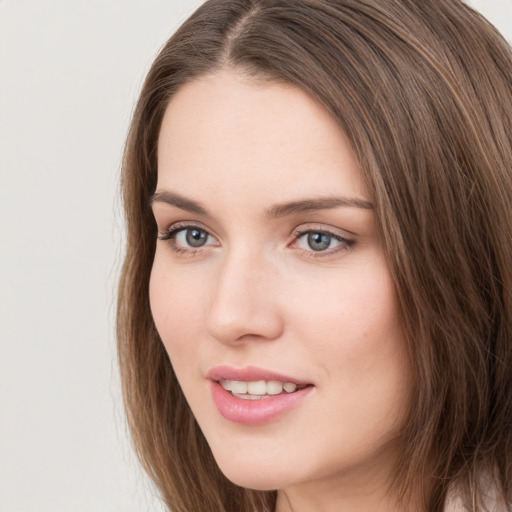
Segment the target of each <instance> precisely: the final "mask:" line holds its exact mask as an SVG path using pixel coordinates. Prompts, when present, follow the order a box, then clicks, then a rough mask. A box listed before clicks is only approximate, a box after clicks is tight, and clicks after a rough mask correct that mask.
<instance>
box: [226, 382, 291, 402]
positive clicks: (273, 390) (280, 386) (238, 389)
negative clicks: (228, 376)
mask: <svg viewBox="0 0 512 512" xmlns="http://www.w3.org/2000/svg"><path fill="white" fill-rule="evenodd" d="M220 384H221V386H222V387H223V388H224V389H225V390H226V391H231V393H233V394H234V395H235V396H239V395H245V396H244V398H246V397H247V398H249V395H252V396H254V397H255V398H257V397H259V396H262V395H279V394H281V393H282V392H283V391H284V392H286V393H293V392H294V391H296V390H297V384H294V383H293V382H279V381H277V380H269V381H265V380H258V381H253V382H245V381H240V380H221V381H220Z"/></svg>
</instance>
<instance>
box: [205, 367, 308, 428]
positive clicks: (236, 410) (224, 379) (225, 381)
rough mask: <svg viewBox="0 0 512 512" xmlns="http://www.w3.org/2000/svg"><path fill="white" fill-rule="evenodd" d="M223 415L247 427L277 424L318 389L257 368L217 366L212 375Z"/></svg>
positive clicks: (300, 381)
mask: <svg viewBox="0 0 512 512" xmlns="http://www.w3.org/2000/svg"><path fill="white" fill-rule="evenodd" d="M207 377H208V379H209V380H210V383H211V386H210V389H211V396H212V399H213V402H214V404H215V405H216V407H217V409H218V411H219V412H220V414H221V416H223V417H224V418H225V419H226V420H228V421H230V422H233V423H239V424H244V425H262V424H266V423H270V422H273V421H275V420H277V419H279V418H281V417H282V416H284V415H285V414H287V413H288V412H289V411H291V410H292V409H296V408H297V407H299V405H300V404H301V403H302V402H303V401H304V400H305V399H306V397H307V396H308V395H309V394H310V392H311V391H312V390H313V389H314V387H315V386H314V385H313V384H311V383H308V382H306V381H302V380H298V379H295V378H293V377H289V376H285V375H282V374H278V373H275V372H271V371H267V370H263V369H260V368H255V367H245V368H242V369H240V368H233V367H227V366H222V367H216V368H214V369H212V370H211V371H210V372H208V375H207Z"/></svg>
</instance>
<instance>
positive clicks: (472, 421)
mask: <svg viewBox="0 0 512 512" xmlns="http://www.w3.org/2000/svg"><path fill="white" fill-rule="evenodd" d="M226 68H227V69H234V70H237V71H238V72H242V73H245V74H248V75H250V76H253V77H255V79H264V80H278V81H282V82H286V83H291V84H294V85H296V86H298V87H300V88H301V89H303V90H304V91H306V92H307V93H308V94H310V95H311V96H312V97H313V98H315V99H316V100H317V101H318V102H320V103H321V104H323V105H324V106H325V107H326V108H327V109H328V110H329V112H330V113H331V114H332V116H333V117H334V118H335V119H336V120H337V121H338V122H339V124H340V126H341V128H342V129H343V131H344V132H345V133H346V135H347V136H348V138H349V140H350V141H351V144H352V145H353V148H354V151H355V153H356V155H357V157H358V159H359V163H360V166H361V169H362V171H363V173H364V176H365V179H366V181H367V184H368V187H369V190H370V192H371V195H372V200H373V202H374V204H375V209H376V215H377V219H378V223H379V227H380V231H381V233H382V237H383V240H384V246H385V251H386V255H387V259H388V263H389V267H390V269H391V273H392V275H393V278H394V281H395V285H396V288H397V291H398V296H399V302H400V307H401V314H402V318H403V325H404V330H405V333H406V337H407V340H408V348H409V352H410V358H411V364H412V367H413V370H414V375H415V386H414V389H413V390H412V393H413V402H412V403H413V404H414V407H412V408H411V410H410V411H409V414H408V417H407V421H406V422H405V425H404V428H403V431H402V433H401V439H400V442H401V450H400V454H401V456H400V458H399V460H398V461H397V464H396V468H395V473H394V475H393V482H392V489H393V490H394V491H395V492H396V493H397V495H398V496H399V497H402V498H404V499H405V498H406V497H407V494H408V492H409V491H410V490H411V489H413V488H415V487H416V486H417V483H418V482H419V481H420V482H425V489H428V491H426V497H425V504H426V509H427V510H429V511H439V510H442V507H443V501H444V499H445V496H446V494H447V492H448V490H449V488H450V486H452V485H453V484H454V483H457V484H458V485H459V486H461V488H462V489H465V492H466V499H467V501H468V503H470V504H471V507H472V509H473V510H482V506H481V504H480V505H479V503H481V502H482V500H483V498H484V495H485V491H486V489H485V488H483V486H482V482H483V480H482V475H487V478H488V479H489V478H491V479H494V486H495V487H496V489H497V490H498V492H499V493H500V494H501V495H502V497H503V498H504V499H505V500H506V502H507V503H512V55H511V50H510V47H509V46H508V45H507V44H506V42H505V41H504V40H503V39H502V38H501V36H500V35H499V34H498V33H497V32H496V30H495V29H494V28H493V27H492V26H491V25H490V24H489V23H487V22H486V21H485V20H484V19H483V18H482V17H481V16H480V15H478V14H477V13H476V12H475V11H473V10H472V9H471V8H469V7H468V6H467V5H465V4H464V3H463V2H462V1H460V0H443V1H437V0H436V1H434V0H209V1H207V2H206V3H205V4H203V5H202V6H201V7H200V8H199V9H198V10H197V11H196V12H195V13H194V14H193V15H192V16H191V17H190V18H189V20H187V21H186V22H185V23H184V24H183V25H182V27H181V28H180V29H179V30H178V31H177V32H176V33H175V35H174V36H173V37H172V38H171V39H170V40H169V41H168V43H167V44H166V45H165V46H164V48H163V49H162V51H161V52H160V54H159V55H158V57H157V58H156V60H155V62H154V64H153V66H152V68H151V70H150V72H149V74H148V76H147V79H146V81H145V84H144V86H143V89H142V92H141V95H140V98H139V101H138V104H137V108H136V111H135V114H134V117H133V120H132V124H131V128H130V132H129V136H128V140H127V144H126V150H125V156H124V166H123V174H122V194H123V199H124V207H125V214H126V221H127V246H126V257H125V261H124V266H123V271H122V275H121V280H120V286H119V302H118V318H117V333H118V344H119V360H120V365H121V372H122V379H123V389H124V398H125V404H126V410H127V415H128V420H129V425H130V427H131V431H132V435H133V439H134V443H135V447H136V449H137V452H138V454H139V456H140V459H141V461H142V462H143V464H144V466H145V468H146V470H147V471H148V473H149V474H150V476H151V477H152V478H153V479H154V481H155V482H156V484H157V485H158V487H159V489H160V491H161V494H162V497H163V500H164V501H165V503H166V504H167V505H168V506H169V508H170V509H171V510H172V511H173V512H194V511H197V512H199V511H200V512H228V511H231V512H244V511H246V512H247V511H270V510H273V508H274V506H275V493H274V492H256V491H251V490H247V489H243V488H240V487H237V486H236V485H234V484H232V483H231V482H229V481H228V480H227V479H226V478H225V477H224V476H223V475H222V474H221V472H220V470H219V468H218V467H217V465H216V463H215V461H214V460H213V457H212V454H211V452H210V450H209V448H208V445H207V443H206V441H205V439H204V437H203V435H202V434H201V432H200V430H199V428H198V426H197V423H196V422H195V419H194V417H193V415H192V413H191V411H190V409H189V407H188V405H187V404H186V402H185V399H184V396H183V394H182V392H181V389H180V387H179V385H178V382H177V380H176V377H175V375H174V373H173V370H172V367H171V364H170V362H169V359H168V357H167V354H166V352H165V349H164V347H163V345H162V343H161V341H160V339H159V336H158V333H157V332H156V329H155V326H154V323H153V320H152V317H151V311H150V307H149V299H148V282H149V276H150V271H151V266H152V260H153V255H154V252H155V241H156V236H157V232H156V226H155V222H154V220H153V217H152V215H151V211H150V209H149V206H148V202H149V198H150V197H151V195H152V194H153V192H154V190H155V186H156V179H157V160H156V155H157V150H158V148H157V140H158V133H159V130H160V124H161V120H162V116H163V114H164V111H165V109H166V106H167V104H168V102H169V101H170V99H171V98H172V97H173V95H174V94H175V93H176V91H177V90H178V89H179V88H181V87H183V86H184V85H185V84H187V83H189V82H191V81H193V80H194V79H196V78H198V77H201V76H204V75H205V74H209V73H214V72H216V71H218V70H220V69H226Z"/></svg>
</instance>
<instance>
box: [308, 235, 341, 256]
mask: <svg viewBox="0 0 512 512" xmlns="http://www.w3.org/2000/svg"><path fill="white" fill-rule="evenodd" d="M339 243H340V242H339V240H336V239H335V238H334V237H333V236H332V235H330V234H328V233H322V232H320V231H318V232H315V231H310V232H309V233H304V234H303V235H302V236H301V237H300V238H299V247H300V248H301V249H311V250H313V251H326V250H327V249H331V248H332V246H333V245H334V246H335V245H337V244H339ZM305 246H307V247H305Z"/></svg>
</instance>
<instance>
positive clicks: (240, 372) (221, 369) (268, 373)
mask: <svg viewBox="0 0 512 512" xmlns="http://www.w3.org/2000/svg"><path fill="white" fill-rule="evenodd" d="M206 376H207V377H208V378H209V379H211V380H214V381H220V380H238V381H244V382H255V381H258V380H266V381H269V380H275V381H278V382H291V383H293V384H297V386H306V385H308V384H311V383H310V382H307V381H305V380H301V379H297V378H295V377H290V376H289V375H284V374H282V373H277V372H274V371H272V370H267V369H264V368H258V367H256V366H245V367H243V368H234V367H232V366H215V367H214V368H212V369H210V370H209V371H208V373H207V374H206Z"/></svg>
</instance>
